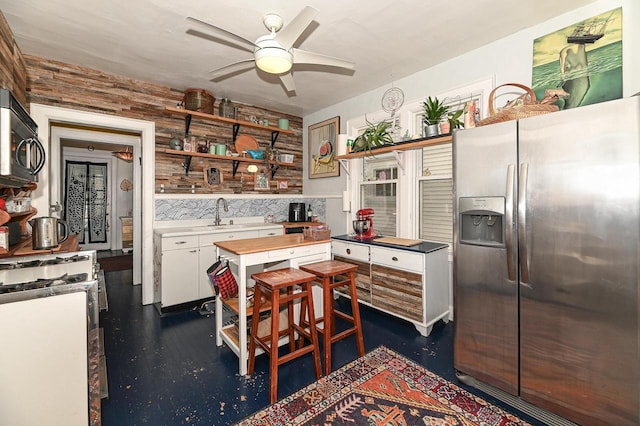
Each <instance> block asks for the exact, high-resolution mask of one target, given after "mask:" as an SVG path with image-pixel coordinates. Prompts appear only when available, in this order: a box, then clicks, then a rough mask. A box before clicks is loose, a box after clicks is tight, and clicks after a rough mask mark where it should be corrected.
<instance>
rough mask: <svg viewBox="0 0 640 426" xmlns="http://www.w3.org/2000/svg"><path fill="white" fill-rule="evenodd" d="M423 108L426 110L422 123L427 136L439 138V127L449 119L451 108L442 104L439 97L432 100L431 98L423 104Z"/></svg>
mask: <svg viewBox="0 0 640 426" xmlns="http://www.w3.org/2000/svg"><path fill="white" fill-rule="evenodd" d="M422 107H423V108H424V116H423V118H422V122H423V123H424V125H425V136H426V137H429V136H437V135H438V134H439V131H438V125H439V124H440V122H441V121H442V120H443V119H444V118H445V117H447V113H448V112H449V107H448V106H446V105H445V104H443V103H442V102H440V100H439V99H438V98H437V97H433V98H431V96H429V97H428V98H427V100H426V101H424V102H423V103H422Z"/></svg>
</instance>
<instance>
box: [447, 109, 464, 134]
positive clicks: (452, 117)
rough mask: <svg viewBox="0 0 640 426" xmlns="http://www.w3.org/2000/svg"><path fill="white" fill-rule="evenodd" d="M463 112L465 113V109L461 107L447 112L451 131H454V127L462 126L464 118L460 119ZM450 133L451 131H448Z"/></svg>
mask: <svg viewBox="0 0 640 426" xmlns="http://www.w3.org/2000/svg"><path fill="white" fill-rule="evenodd" d="M462 114H464V109H459V110H457V111H449V113H447V122H448V123H449V131H453V130H454V129H459V128H461V127H462V120H460V117H462ZM446 133H449V132H446Z"/></svg>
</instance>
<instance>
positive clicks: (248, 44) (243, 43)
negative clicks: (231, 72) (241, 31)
mask: <svg viewBox="0 0 640 426" xmlns="http://www.w3.org/2000/svg"><path fill="white" fill-rule="evenodd" d="M187 20H188V21H191V22H193V23H196V24H198V25H202V26H204V27H206V28H208V29H209V31H211V32H212V33H215V34H218V35H222V36H225V37H227V38H230V39H232V40H233V41H235V42H236V43H238V44H239V45H240V47H242V48H244V49H245V50H248V51H249V52H253V50H254V48H255V47H256V45H255V43H254V42H252V41H250V40H247V39H246V38H244V37H241V36H239V35H237V34H234V33H232V32H229V31H227V30H224V29H222V28H220V27H216V26H215V25H212V24H209V23H208V22H204V21H201V20H199V19H196V18H192V17H191V16H188V17H187Z"/></svg>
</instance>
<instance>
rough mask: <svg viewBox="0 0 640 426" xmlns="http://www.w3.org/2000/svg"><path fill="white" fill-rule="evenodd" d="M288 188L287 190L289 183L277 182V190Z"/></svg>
mask: <svg viewBox="0 0 640 426" xmlns="http://www.w3.org/2000/svg"><path fill="white" fill-rule="evenodd" d="M288 188H289V182H287V181H286V180H279V181H278V189H288Z"/></svg>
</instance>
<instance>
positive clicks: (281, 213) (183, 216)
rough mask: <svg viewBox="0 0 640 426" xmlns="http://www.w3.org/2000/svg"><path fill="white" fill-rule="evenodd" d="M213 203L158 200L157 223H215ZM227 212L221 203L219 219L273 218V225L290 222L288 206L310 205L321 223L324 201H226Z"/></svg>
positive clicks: (294, 199) (195, 200)
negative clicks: (274, 222) (192, 221)
mask: <svg viewBox="0 0 640 426" xmlns="http://www.w3.org/2000/svg"><path fill="white" fill-rule="evenodd" d="M216 200H217V198H211V199H159V200H156V221H162V220H193V219H214V218H215V216H216ZM226 200H227V205H228V206H229V211H228V212H225V211H224V209H223V208H222V202H221V203H220V217H221V218H222V219H226V218H234V217H249V216H261V217H263V218H264V217H266V216H267V215H268V214H272V215H273V216H274V219H275V221H276V222H284V221H287V220H288V219H289V203H305V204H306V205H307V207H308V206H309V204H311V209H312V210H313V214H314V215H317V216H318V219H319V220H320V221H324V220H325V217H326V200H325V199H324V198H277V199H276V198H256V199H245V198H243V199H233V198H230V199H226Z"/></svg>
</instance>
